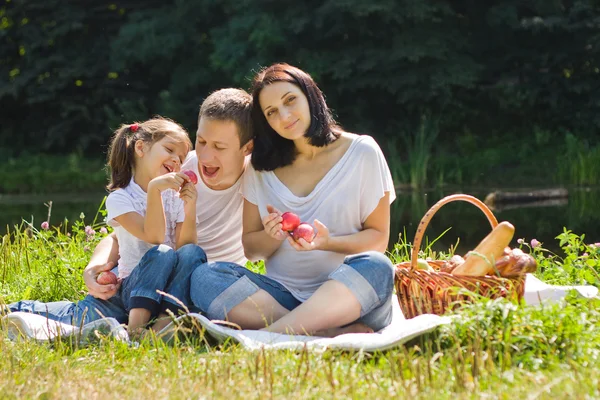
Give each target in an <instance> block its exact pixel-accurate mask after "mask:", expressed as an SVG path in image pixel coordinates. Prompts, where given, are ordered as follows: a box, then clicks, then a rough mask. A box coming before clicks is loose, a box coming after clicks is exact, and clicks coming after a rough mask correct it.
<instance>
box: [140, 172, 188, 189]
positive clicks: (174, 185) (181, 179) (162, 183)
mask: <svg viewBox="0 0 600 400" xmlns="http://www.w3.org/2000/svg"><path fill="white" fill-rule="evenodd" d="M187 182H190V177H189V176H187V175H186V174H184V173H182V172H170V173H168V174H164V175H161V176H157V177H156V178H154V179H152V180H151V181H150V183H149V184H148V191H151V190H158V191H159V192H162V191H164V190H167V189H173V190H179V189H180V188H181V185H183V184H184V183H187Z"/></svg>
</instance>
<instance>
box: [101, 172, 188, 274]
mask: <svg viewBox="0 0 600 400" xmlns="http://www.w3.org/2000/svg"><path fill="white" fill-rule="evenodd" d="M161 197H162V201H163V207H164V210H165V221H166V232H165V241H164V244H166V245H167V246H170V247H173V248H175V228H176V226H177V223H179V222H183V220H184V218H185V214H184V211H183V200H181V199H180V198H179V194H178V193H177V192H176V191H175V190H171V189H168V190H165V191H163V192H162V193H161ZM146 208H147V195H146V192H144V190H143V189H142V188H141V187H140V186H139V185H138V184H137V183H135V182H134V180H133V178H132V179H131V182H129V185H127V186H126V187H125V188H122V189H117V190H115V191H114V192H111V193H110V194H109V195H108V197H107V198H106V211H107V212H108V215H107V218H106V219H107V224H108V225H110V226H112V227H114V228H115V234H116V235H117V240H118V241H119V257H120V258H119V265H118V267H119V268H118V269H119V277H120V278H126V277H128V276H129V274H131V271H133V269H134V268H135V267H136V266H137V265H138V264H139V262H140V260H141V259H142V257H143V256H144V254H146V252H147V251H148V250H150V249H151V248H152V247H154V245H153V244H150V243H148V242H145V241H143V240H141V239H138V238H137V237H135V236H134V235H132V234H131V233H129V232H128V231H127V230H126V229H125V228H123V227H122V226H121V225H120V224H119V223H118V222H117V221H115V218H117V217H118V216H120V215H123V214H126V213H129V212H136V213H138V214H140V215H141V216H142V217H143V216H145V215H146Z"/></svg>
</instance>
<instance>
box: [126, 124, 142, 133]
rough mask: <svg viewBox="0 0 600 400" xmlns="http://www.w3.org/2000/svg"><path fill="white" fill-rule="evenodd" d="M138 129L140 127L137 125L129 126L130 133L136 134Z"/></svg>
mask: <svg viewBox="0 0 600 400" xmlns="http://www.w3.org/2000/svg"><path fill="white" fill-rule="evenodd" d="M139 128H140V126H139V125H138V124H131V125H129V130H130V131H131V132H137V130H138V129H139Z"/></svg>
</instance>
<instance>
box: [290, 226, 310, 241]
mask: <svg viewBox="0 0 600 400" xmlns="http://www.w3.org/2000/svg"><path fill="white" fill-rule="evenodd" d="M292 236H293V237H294V240H295V241H296V242H297V241H298V240H300V238H302V239H304V240H306V241H307V242H308V243H310V242H312V241H313V239H314V238H315V230H314V228H313V227H312V225H310V224H309V223H307V222H302V223H301V224H300V225H298V226H297V227H296V229H294V231H293V232H292Z"/></svg>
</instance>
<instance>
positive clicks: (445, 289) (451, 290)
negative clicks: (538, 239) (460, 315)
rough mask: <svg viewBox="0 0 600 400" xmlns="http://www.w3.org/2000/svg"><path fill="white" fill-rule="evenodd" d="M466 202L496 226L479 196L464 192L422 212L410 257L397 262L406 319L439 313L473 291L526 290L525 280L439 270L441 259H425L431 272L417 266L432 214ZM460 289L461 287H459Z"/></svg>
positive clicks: (503, 293)
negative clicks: (443, 207) (453, 204)
mask: <svg viewBox="0 0 600 400" xmlns="http://www.w3.org/2000/svg"><path fill="white" fill-rule="evenodd" d="M458 200H460V201H466V202H469V203H471V204H473V205H475V206H477V207H478V208H479V209H480V210H481V211H483V213H484V214H485V215H486V217H487V218H488V221H489V222H490V225H491V226H492V229H493V228H495V227H496V225H498V221H497V220H496V217H495V216H494V214H492V212H491V211H490V209H489V208H488V207H487V206H486V205H485V204H484V203H483V202H482V201H480V200H479V199H477V198H475V197H473V196H469V195H466V194H455V195H451V196H447V197H444V198H443V199H441V200H440V201H438V202H437V203H436V204H435V205H434V206H433V207H431V208H430V209H429V211H427V213H425V215H424V216H423V218H422V219H421V222H420V223H419V226H418V227H417V232H416V234H415V239H414V242H413V248H412V252H411V260H410V261H409V262H402V263H400V264H397V265H396V278H395V286H396V294H397V296H398V301H399V303H400V307H401V308H402V312H403V313H404V316H405V317H406V318H413V317H416V316H417V315H420V314H437V315H441V314H443V313H445V312H446V311H448V310H452V309H455V308H457V307H459V306H460V305H461V303H465V302H470V301H472V300H473V298H474V297H476V296H473V293H476V294H478V295H481V296H485V297H489V298H498V297H509V298H516V299H518V300H520V299H521V298H522V297H523V291H524V289H525V279H524V278H523V277H521V278H517V279H508V278H502V277H498V276H490V275H486V276H455V275H452V274H449V273H446V272H441V271H440V268H441V266H442V265H443V263H444V262H443V261H436V260H434V261H429V260H428V261H427V262H428V264H429V265H430V266H431V267H432V268H433V269H434V272H431V271H426V270H422V269H417V258H418V255H419V249H420V247H421V241H422V239H423V234H424V232H425V229H426V228H427V225H428V224H429V221H430V220H431V218H432V217H433V215H434V214H435V213H436V212H437V211H438V210H439V209H440V208H441V207H442V206H443V205H445V204H447V203H450V202H453V201H458ZM461 289H462V290H461Z"/></svg>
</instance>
